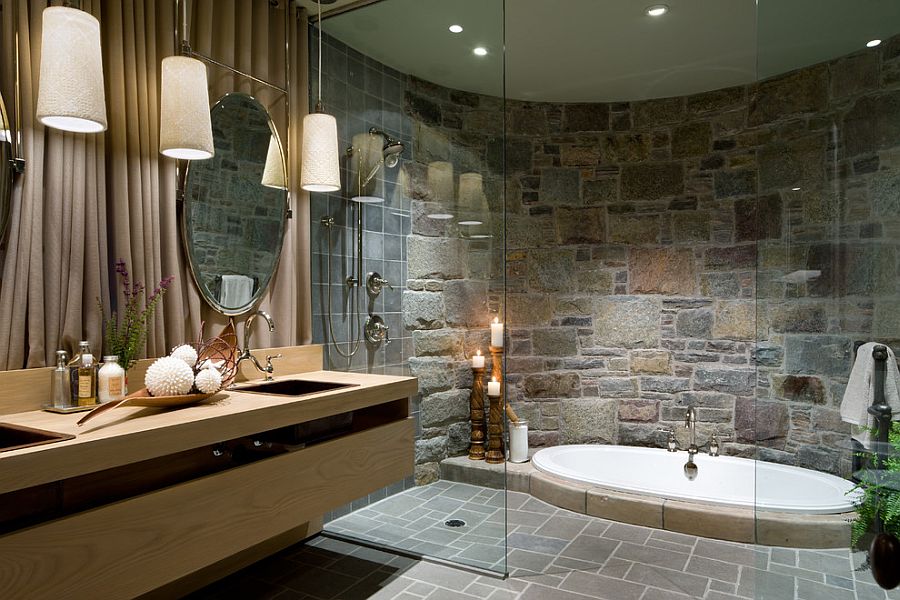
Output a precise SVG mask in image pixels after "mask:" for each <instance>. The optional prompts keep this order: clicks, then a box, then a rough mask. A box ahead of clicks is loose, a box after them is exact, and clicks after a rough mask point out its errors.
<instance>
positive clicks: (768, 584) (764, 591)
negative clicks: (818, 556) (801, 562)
mask: <svg viewBox="0 0 900 600" xmlns="http://www.w3.org/2000/svg"><path fill="white" fill-rule="evenodd" d="M796 581H797V580H796V579H794V578H793V577H791V576H789V575H782V574H781V573H770V572H768V571H762V570H760V569H753V568H751V567H741V577H740V581H739V583H738V591H737V593H738V595H739V596H745V597H747V598H753V599H754V600H785V598H793V597H794V586H795V584H796Z"/></svg>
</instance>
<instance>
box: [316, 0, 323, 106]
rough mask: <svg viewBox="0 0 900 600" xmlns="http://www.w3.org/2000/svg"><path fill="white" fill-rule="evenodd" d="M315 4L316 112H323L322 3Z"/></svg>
mask: <svg viewBox="0 0 900 600" xmlns="http://www.w3.org/2000/svg"><path fill="white" fill-rule="evenodd" d="M316 4H317V5H318V7H319V18H318V20H317V21H316V29H318V30H319V90H318V95H317V96H316V112H323V109H322V2H321V0H318V1H317V2H316Z"/></svg>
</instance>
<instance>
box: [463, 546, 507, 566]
mask: <svg viewBox="0 0 900 600" xmlns="http://www.w3.org/2000/svg"><path fill="white" fill-rule="evenodd" d="M505 555H506V550H505V549H504V548H502V547H500V546H489V545H487V544H472V545H471V546H469V547H468V548H466V549H465V550H463V551H462V552H460V553H459V554H458V555H457V556H459V557H460V558H461V559H466V560H475V561H478V562H481V563H485V564H491V565H492V564H494V563H495V562H497V561H498V560H502V559H503V557H504V556H505Z"/></svg>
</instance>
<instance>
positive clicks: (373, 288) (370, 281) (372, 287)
mask: <svg viewBox="0 0 900 600" xmlns="http://www.w3.org/2000/svg"><path fill="white" fill-rule="evenodd" d="M385 286H387V288H388V289H389V290H393V289H394V286H392V285H391V283H390V282H389V281H388V280H387V279H385V278H384V277H382V276H381V275H380V274H379V273H378V272H376V271H372V272H371V273H369V276H368V277H366V290H368V292H369V294H370V295H372V296H377V295H378V294H380V293H381V290H382V288H384V287H385Z"/></svg>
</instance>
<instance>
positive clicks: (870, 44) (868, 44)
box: [866, 40, 881, 48]
mask: <svg viewBox="0 0 900 600" xmlns="http://www.w3.org/2000/svg"><path fill="white" fill-rule="evenodd" d="M880 43H881V40H869V41H868V42H866V48H874V47H875V46H877V45H878V44H880Z"/></svg>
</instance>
